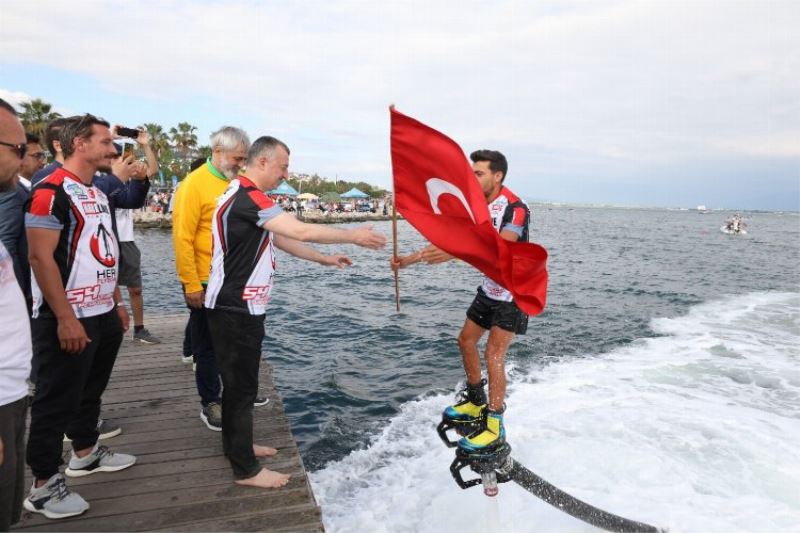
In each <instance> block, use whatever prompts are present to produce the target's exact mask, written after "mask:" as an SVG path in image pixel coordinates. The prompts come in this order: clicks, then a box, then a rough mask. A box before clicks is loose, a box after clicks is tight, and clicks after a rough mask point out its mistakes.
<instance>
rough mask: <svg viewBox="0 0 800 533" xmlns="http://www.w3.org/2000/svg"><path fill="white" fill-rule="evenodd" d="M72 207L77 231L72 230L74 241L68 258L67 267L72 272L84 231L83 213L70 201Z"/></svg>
mask: <svg viewBox="0 0 800 533" xmlns="http://www.w3.org/2000/svg"><path fill="white" fill-rule="evenodd" d="M69 205H70V209H72V214H73V215H74V216H75V231H73V232H72V242H71V243H69V258H68V259H67V268H68V270H69V271H70V272H72V265H73V263H74V262H75V255H76V254H77V253H78V242H79V241H80V240H81V233H83V226H84V219H83V215H81V211H80V209H78V207H77V206H76V205H75V204H73V203H72V202H70V204H69Z"/></svg>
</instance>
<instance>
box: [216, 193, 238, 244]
mask: <svg viewBox="0 0 800 533" xmlns="http://www.w3.org/2000/svg"><path fill="white" fill-rule="evenodd" d="M234 199H236V195H235V194H232V195H231V197H230V198H228V199H227V200H225V203H224V204H222V205H221V206H219V208H218V209H217V232H218V233H219V245H220V246H221V247H222V255H226V254H227V253H228V243H226V242H225V234H226V229H227V228H225V222H224V219H225V213H227V211H228V209H229V208H230V207H231V204H232V203H233V200H234Z"/></svg>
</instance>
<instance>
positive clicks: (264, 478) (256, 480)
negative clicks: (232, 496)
mask: <svg viewBox="0 0 800 533" xmlns="http://www.w3.org/2000/svg"><path fill="white" fill-rule="evenodd" d="M234 483H236V484H238V485H245V486H248V487H259V488H262V489H277V488H280V487H283V486H284V485H286V484H287V483H289V474H281V473H280V472H273V471H272V470H267V469H266V468H262V469H261V472H259V473H258V474H256V475H255V476H253V477H249V478H247V479H237V480H235V481H234Z"/></svg>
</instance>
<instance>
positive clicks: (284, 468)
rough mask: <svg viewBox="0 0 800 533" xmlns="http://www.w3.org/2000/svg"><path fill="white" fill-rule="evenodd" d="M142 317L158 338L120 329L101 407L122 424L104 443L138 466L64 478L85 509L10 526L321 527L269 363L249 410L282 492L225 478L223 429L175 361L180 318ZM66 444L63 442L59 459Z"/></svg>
mask: <svg viewBox="0 0 800 533" xmlns="http://www.w3.org/2000/svg"><path fill="white" fill-rule="evenodd" d="M147 318H148V328H149V329H150V330H151V331H152V332H153V334H154V335H156V336H158V337H159V338H161V339H162V341H164V342H162V343H161V344H157V345H147V346H143V345H140V344H137V343H135V342H133V341H131V340H130V335H127V338H126V340H125V341H124V342H123V344H122V347H121V348H120V353H119V356H118V358H117V362H116V365H115V368H114V373H113V375H112V377H111V380H110V382H109V386H108V389H107V390H106V393H105V394H104V397H103V408H102V416H103V417H104V418H109V419H113V420H114V421H115V422H116V423H118V424H120V425H121V426H122V428H123V433H122V435H120V436H117V437H114V438H113V439H110V440H108V441H105V442H104V444H107V445H109V446H110V447H111V448H112V449H113V450H118V451H120V452H125V453H132V454H134V455H136V457H137V464H136V465H135V466H133V467H131V468H129V469H127V470H123V471H121V472H114V473H99V474H96V475H92V476H87V477H83V478H77V479H69V480H68V483H69V485H70V486H71V487H73V488H74V489H75V490H76V492H78V493H80V494H81V495H82V496H83V497H84V498H85V499H86V500H87V501H88V502H89V503H90V505H91V507H90V509H89V511H88V512H87V513H85V514H84V515H82V516H79V517H74V518H69V519H64V520H48V519H47V518H45V517H43V516H41V515H38V514H34V513H29V512H27V511H25V512H23V517H22V520H21V522H20V523H19V524H17V525H16V526H15V527H14V528H12V529H13V530H15V531H156V530H164V531H323V526H322V519H321V513H320V510H319V507H318V506H317V503H316V500H315V499H314V495H313V493H312V492H311V487H310V484H309V482H308V477H307V476H306V472H305V467H304V466H303V461H302V459H301V457H300V454H299V452H298V450H297V444H296V443H295V441H294V438H293V437H292V435H291V430H290V427H289V423H288V421H287V420H286V417H285V414H284V412H283V402H282V400H281V398H280V395H279V393H278V391H277V390H276V388H275V384H274V381H273V376H272V368H271V367H270V366H269V364H267V363H266V362H265V361H264V362H262V365H261V370H260V374H259V382H260V386H261V391H262V392H263V393H264V394H265V395H266V396H267V397H268V398H270V403H269V404H268V405H266V406H263V407H254V409H253V418H254V428H253V431H254V435H253V437H254V440H255V441H256V442H259V443H262V444H266V445H269V446H273V447H275V448H277V449H278V451H279V453H278V455H276V456H274V457H269V458H263V459H261V461H260V462H261V464H263V465H264V466H265V467H267V468H270V469H273V470H277V471H279V472H285V473H287V474H290V475H291V478H290V481H289V484H288V485H287V486H286V487H283V488H281V489H274V490H260V489H253V488H249V487H241V486H239V485H236V484H234V483H233V475H232V472H231V469H230V465H229V464H228V462H227V460H226V459H225V458H224V456H223V454H222V441H221V433H219V432H213V431H209V430H208V429H207V428H206V426H205V424H203V423H202V422H201V420H200V418H199V411H200V402H199V397H198V395H197V390H196V386H195V376H194V373H193V372H192V370H191V365H189V364H185V363H182V362H181V360H180V355H181V353H182V350H181V345H182V342H183V328H184V327H185V325H186V320H187V314H182V315H167V316H161V317H152V316H148V317H147ZM70 450H71V448H70V445H69V444H65V446H64V455H65V458H66V459H68V458H69V454H70ZM29 475H30V474H28V476H29ZM27 482H28V483H30V479H28V480H27Z"/></svg>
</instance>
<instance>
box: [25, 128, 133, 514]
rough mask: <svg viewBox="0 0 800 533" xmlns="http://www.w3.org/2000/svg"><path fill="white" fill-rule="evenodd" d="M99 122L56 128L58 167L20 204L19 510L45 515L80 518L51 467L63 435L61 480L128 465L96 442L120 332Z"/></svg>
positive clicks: (82, 506)
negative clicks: (28, 351) (23, 459)
mask: <svg viewBox="0 0 800 533" xmlns="http://www.w3.org/2000/svg"><path fill="white" fill-rule="evenodd" d="M111 139H112V137H111V131H110V130H109V125H108V123H107V122H105V121H103V120H100V119H98V118H96V117H94V116H92V115H88V114H87V115H84V116H83V117H81V118H80V120H75V121H71V122H69V123H68V124H66V125H65V126H64V128H63V129H62V130H61V135H60V141H61V148H62V151H63V154H64V165H63V166H62V167H61V168H60V169H57V170H56V171H55V172H53V173H52V174H51V175H50V176H48V177H47V178H46V179H45V180H43V181H42V182H41V183H39V184H38V185H37V186H36V187H35V188H34V190H33V196H32V198H31V201H30V202H29V203H28V204H27V205H26V211H27V212H26V215H25V227H26V229H27V235H28V247H29V250H30V264H31V269H32V270H33V273H34V280H33V313H32V316H33V320H32V322H31V331H32V337H33V358H34V360H35V361H36V364H37V367H38V373H37V380H36V393H35V395H34V398H33V403H32V405H31V430H30V436H29V438H28V450H27V460H28V465H30V467H31V471H32V473H33V478H34V481H33V486H32V487H31V491H30V494H29V496H28V498H27V499H26V500H25V502H24V506H25V508H26V509H27V510H29V511H32V512H36V513H41V514H43V515H45V516H46V517H48V518H66V517H69V516H75V515H78V514H81V513H83V512H85V511H86V510H87V509H88V508H89V504H88V503H86V501H85V500H84V499H83V498H81V497H80V496H79V495H78V494H76V493H73V492H71V491H70V490H69V489H68V488H67V486H66V482H65V479H64V477H63V475H62V474H61V473H60V472H59V467H60V465H61V464H63V461H62V458H61V451H62V437H63V435H64V434H66V435H67V436H68V437H69V438H70V439H72V450H73V451H72V457H71V458H70V460H69V464H68V467H67V469H66V471H65V474H66V475H67V476H70V477H79V476H86V475H91V474H95V473H97V472H116V471H118V470H123V469H125V468H128V467H130V466H132V465H133V464H134V463H135V462H136V458H135V457H133V456H132V455H126V454H114V453H113V452H111V451H109V449H108V448H106V447H105V446H98V444H97V441H98V436H99V433H98V429H97V420H98V417H99V415H100V404H101V397H102V394H103V392H104V391H105V389H106V386H107V385H108V380H109V377H110V376H111V370H112V368H113V367H114V361H115V360H116V358H117V352H118V351H119V346H120V344H121V342H122V334H123V332H124V331H125V330H126V329H127V328H128V320H129V319H128V313H127V311H126V310H125V308H124V307H118V306H117V305H116V303H117V302H120V301H121V300H122V296H121V294H120V291H119V287H118V286H117V272H118V258H119V246H118V244H117V239H116V237H115V235H114V232H113V231H112V230H111V209H110V207H109V203H108V199H107V198H106V195H105V194H104V193H103V192H102V191H101V190H100V189H98V188H97V187H96V186H94V184H93V179H94V175H95V172H97V170H98V169H100V168H103V167H104V166H108V165H109V164H110V162H111V160H112V159H113V158H114V156H115V155H116V151H115V150H114V147H113V144H112V142H111Z"/></svg>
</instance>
